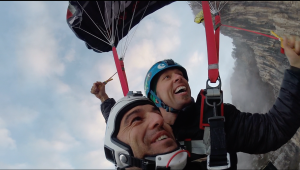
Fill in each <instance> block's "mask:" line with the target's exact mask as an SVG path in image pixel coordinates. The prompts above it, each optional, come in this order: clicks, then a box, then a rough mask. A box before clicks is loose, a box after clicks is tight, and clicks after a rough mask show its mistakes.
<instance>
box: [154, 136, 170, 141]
mask: <svg viewBox="0 0 300 170" xmlns="http://www.w3.org/2000/svg"><path fill="white" fill-rule="evenodd" d="M167 138H168V136H167V135H162V136H161V137H159V138H157V139H156V142H157V141H160V140H163V139H167Z"/></svg>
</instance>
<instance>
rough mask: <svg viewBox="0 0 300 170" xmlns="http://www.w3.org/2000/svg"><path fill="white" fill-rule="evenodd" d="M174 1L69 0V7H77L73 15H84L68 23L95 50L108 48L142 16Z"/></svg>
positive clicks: (107, 50)
mask: <svg viewBox="0 0 300 170" xmlns="http://www.w3.org/2000/svg"><path fill="white" fill-rule="evenodd" d="M172 2H173V1H70V4H69V9H72V8H75V9H76V12H75V13H73V17H74V18H76V17H77V18H81V19H80V20H78V22H79V24H78V23H77V22H75V23H76V24H74V22H68V25H69V26H70V28H71V29H72V31H73V32H74V33H75V34H76V35H77V37H78V38H79V39H81V40H83V41H85V42H86V45H87V47H88V48H89V49H93V50H94V51H96V52H109V51H111V50H112V46H113V45H114V46H117V45H118V43H119V40H121V39H122V38H123V37H125V36H126V35H127V34H128V32H129V31H130V28H132V27H134V26H135V25H136V24H138V23H139V22H140V20H141V19H142V17H143V16H144V17H145V16H147V15H149V14H151V13H153V12H154V11H156V10H158V9H160V8H162V7H164V6H166V5H168V4H170V3H172ZM146 8H147V10H146ZM69 11H70V12H71V10H68V15H67V17H69ZM77 11H80V12H77ZM79 14H81V15H79ZM74 15H75V16H74ZM67 20H69V18H67ZM100 39H101V40H100ZM99 40H100V41H99Z"/></svg>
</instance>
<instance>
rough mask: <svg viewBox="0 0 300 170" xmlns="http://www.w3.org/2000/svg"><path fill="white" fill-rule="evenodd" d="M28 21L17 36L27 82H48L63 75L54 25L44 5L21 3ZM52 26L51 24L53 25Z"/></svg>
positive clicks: (20, 58) (20, 64)
mask: <svg viewBox="0 0 300 170" xmlns="http://www.w3.org/2000/svg"><path fill="white" fill-rule="evenodd" d="M21 4H22V5H23V8H22V9H21V11H19V12H21V13H22V14H23V15H24V16H23V17H24V18H30V19H28V20H24V21H25V25H24V26H23V29H22V30H23V31H22V32H20V35H18V37H19V39H18V41H17V42H18V43H17V47H18V53H17V54H18V64H19V68H21V69H22V72H23V74H24V76H25V77H26V78H27V79H28V78H29V79H31V80H32V79H33V78H39V81H41V79H43V78H46V77H47V78H49V77H51V76H53V75H58V76H61V75H63V74H64V69H65V66H64V64H63V63H62V62H61V61H60V59H59V56H58V50H59V49H58V41H57V39H56V38H55V37H54V33H55V29H54V28H55V26H52V25H55V24H52V23H55V21H54V19H53V18H51V15H50V13H51V12H52V11H49V9H48V8H47V4H46V3H44V2H27V3H21ZM50 23H51V24H50Z"/></svg>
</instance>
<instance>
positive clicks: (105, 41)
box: [78, 27, 110, 45]
mask: <svg viewBox="0 0 300 170" xmlns="http://www.w3.org/2000/svg"><path fill="white" fill-rule="evenodd" d="M78 29H80V30H82V31H84V32H86V33H88V34H90V35H91V36H93V37H95V38H97V39H98V40H101V41H102V42H105V43H106V44H108V45H110V44H109V42H106V41H104V40H102V39H101V38H99V37H97V36H95V35H94V34H91V33H89V32H88V31H86V30H84V29H82V28H80V27H78Z"/></svg>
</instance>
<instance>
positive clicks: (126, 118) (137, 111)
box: [124, 106, 161, 124]
mask: <svg viewBox="0 0 300 170" xmlns="http://www.w3.org/2000/svg"><path fill="white" fill-rule="evenodd" d="M151 111H152V112H154V111H158V112H159V113H160V114H161V112H160V110H159V109H158V108H157V107H155V106H153V107H152V108H151ZM139 112H142V109H135V110H133V111H132V112H130V113H129V114H128V115H127V116H126V117H125V121H124V123H125V124H128V121H129V117H131V116H132V115H134V114H137V113H139Z"/></svg>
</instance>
